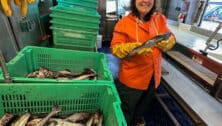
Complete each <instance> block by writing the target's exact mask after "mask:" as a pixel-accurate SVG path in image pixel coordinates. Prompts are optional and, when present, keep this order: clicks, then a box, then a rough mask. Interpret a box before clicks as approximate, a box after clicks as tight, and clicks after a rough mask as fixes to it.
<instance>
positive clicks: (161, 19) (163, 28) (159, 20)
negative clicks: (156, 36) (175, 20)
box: [154, 13, 176, 41]
mask: <svg viewBox="0 0 222 126" xmlns="http://www.w3.org/2000/svg"><path fill="white" fill-rule="evenodd" d="M154 20H155V23H156V24H158V25H157V26H158V31H159V33H166V32H171V30H170V29H169V27H168V25H167V18H166V17H165V16H164V15H163V14H160V13H157V14H155V19H154ZM171 34H172V36H173V37H174V39H175V41H176V37H175V35H174V34H173V33H172V32H171Z"/></svg>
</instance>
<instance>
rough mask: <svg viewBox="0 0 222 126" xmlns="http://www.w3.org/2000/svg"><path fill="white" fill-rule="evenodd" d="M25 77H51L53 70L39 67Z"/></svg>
mask: <svg viewBox="0 0 222 126" xmlns="http://www.w3.org/2000/svg"><path fill="white" fill-rule="evenodd" d="M27 77H28V78H53V72H52V71H50V70H48V69H46V68H44V67H40V68H39V69H38V70H36V71H34V72H32V73H30V74H28V75H27Z"/></svg>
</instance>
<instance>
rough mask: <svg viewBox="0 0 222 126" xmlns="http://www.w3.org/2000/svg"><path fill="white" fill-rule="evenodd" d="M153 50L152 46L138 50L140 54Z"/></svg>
mask: <svg viewBox="0 0 222 126" xmlns="http://www.w3.org/2000/svg"><path fill="white" fill-rule="evenodd" d="M152 52H153V50H152V49H151V48H143V49H141V50H140V51H138V52H137V54H138V55H146V54H148V53H152Z"/></svg>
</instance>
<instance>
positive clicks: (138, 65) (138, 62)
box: [111, 13, 170, 90]
mask: <svg viewBox="0 0 222 126" xmlns="http://www.w3.org/2000/svg"><path fill="white" fill-rule="evenodd" d="M169 31H170V30H169V28H168V27H167V21H166V18H165V16H164V15H162V14H160V13H154V14H153V15H152V16H151V19H150V20H149V21H147V22H145V23H142V22H141V21H140V20H138V19H137V18H136V17H135V16H133V15H132V14H129V15H128V16H125V17H124V18H122V19H121V20H119V22H118V23H117V24H116V26H115V28H114V32H113V38H112V42H111V48H112V47H113V46H114V45H115V44H119V43H129V42H145V41H147V40H149V39H151V38H152V37H154V36H156V35H158V34H161V33H166V32H169ZM161 58H162V56H161V51H160V50H159V49H158V48H156V47H154V48H153V52H152V53H150V54H147V55H145V56H141V55H134V56H132V57H131V59H130V61H127V60H122V61H121V64H120V71H119V80H120V81H121V82H122V83H124V84H125V85H127V86H128V87H131V88H135V89H139V90H146V89H147V88H148V86H149V82H150V80H151V78H152V76H153V74H154V80H155V87H156V88H157V87H158V86H159V84H160V79H161Z"/></svg>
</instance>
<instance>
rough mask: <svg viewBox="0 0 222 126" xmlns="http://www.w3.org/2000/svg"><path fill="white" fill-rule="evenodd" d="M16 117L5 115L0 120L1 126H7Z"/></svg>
mask: <svg viewBox="0 0 222 126" xmlns="http://www.w3.org/2000/svg"><path fill="white" fill-rule="evenodd" d="M13 117H14V115H12V114H9V113H5V114H4V116H3V117H2V118H1V120H0V126H5V125H7V124H8V122H9V121H10V120H11V119H12V118H13Z"/></svg>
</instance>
